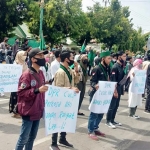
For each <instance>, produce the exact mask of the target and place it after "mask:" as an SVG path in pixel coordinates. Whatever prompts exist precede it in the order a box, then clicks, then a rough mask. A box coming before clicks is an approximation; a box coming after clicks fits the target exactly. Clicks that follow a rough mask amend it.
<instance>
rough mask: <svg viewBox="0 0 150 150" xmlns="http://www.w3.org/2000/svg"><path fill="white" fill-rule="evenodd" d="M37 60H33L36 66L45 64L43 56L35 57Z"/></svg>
mask: <svg viewBox="0 0 150 150" xmlns="http://www.w3.org/2000/svg"><path fill="white" fill-rule="evenodd" d="M35 59H36V60H37V62H35V63H36V64H37V65H38V66H45V58H42V59H40V58H35Z"/></svg>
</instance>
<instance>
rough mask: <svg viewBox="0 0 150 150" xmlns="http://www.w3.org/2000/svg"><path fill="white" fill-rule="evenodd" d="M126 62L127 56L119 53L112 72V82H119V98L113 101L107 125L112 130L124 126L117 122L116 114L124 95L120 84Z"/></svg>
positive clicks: (114, 98) (121, 52)
mask: <svg viewBox="0 0 150 150" xmlns="http://www.w3.org/2000/svg"><path fill="white" fill-rule="evenodd" d="M125 61H126V54H125V52H123V51H119V52H118V53H117V62H116V63H115V64H114V66H113V67H112V70H111V75H110V80H111V81H112V82H117V92H118V98H116V97H114V96H113V98H112V100H111V103H110V106H109V109H108V113H107V117H106V120H107V122H106V125H107V126H108V127H110V128H113V129H114V128H116V126H121V125H122V124H121V123H119V122H116V121H115V117H116V113H117V110H118V107H119V103H120V98H121V95H123V85H121V84H120V81H122V80H123V78H124V76H125V73H124V63H125Z"/></svg>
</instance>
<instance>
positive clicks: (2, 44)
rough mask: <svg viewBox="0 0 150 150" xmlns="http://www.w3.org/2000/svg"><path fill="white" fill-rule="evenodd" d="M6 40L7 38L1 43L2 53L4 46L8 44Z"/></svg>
mask: <svg viewBox="0 0 150 150" xmlns="http://www.w3.org/2000/svg"><path fill="white" fill-rule="evenodd" d="M8 39H9V38H8V37H5V38H4V41H3V42H2V43H1V49H3V50H4V51H5V49H6V45H7V43H8Z"/></svg>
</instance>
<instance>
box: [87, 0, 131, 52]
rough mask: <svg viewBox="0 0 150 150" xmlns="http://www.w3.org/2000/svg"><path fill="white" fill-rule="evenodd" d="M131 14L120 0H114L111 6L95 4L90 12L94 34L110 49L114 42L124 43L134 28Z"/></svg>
mask: <svg viewBox="0 0 150 150" xmlns="http://www.w3.org/2000/svg"><path fill="white" fill-rule="evenodd" d="M129 15H130V12H129V10H128V8H127V7H122V6H121V4H120V2H119V1H118V0H112V2H111V4H110V6H109V7H102V6H101V5H100V4H99V3H97V4H95V5H94V7H93V8H92V9H91V10H90V12H89V14H88V16H89V17H90V19H91V22H92V27H93V29H92V35H93V36H94V37H96V38H97V39H99V40H100V42H102V43H104V44H105V45H106V46H107V47H108V48H109V49H110V50H111V48H112V46H113V45H114V44H120V45H122V44H124V43H125V42H126V41H127V40H128V38H129V36H130V32H131V29H132V24H131V22H130V20H129V19H128V17H129Z"/></svg>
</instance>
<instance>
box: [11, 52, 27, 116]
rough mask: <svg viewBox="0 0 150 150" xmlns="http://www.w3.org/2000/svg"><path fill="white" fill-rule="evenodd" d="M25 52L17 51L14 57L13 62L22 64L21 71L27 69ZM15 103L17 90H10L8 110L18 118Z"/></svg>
mask: <svg viewBox="0 0 150 150" xmlns="http://www.w3.org/2000/svg"><path fill="white" fill-rule="evenodd" d="M26 57H27V53H26V52H25V51H19V52H18V53H17V55H16V57H15V61H14V64H17V65H21V66H22V73H23V72H24V71H26V70H27V69H28V66H27V63H26V61H25V60H26ZM16 104H17V92H12V93H11V96H10V101H9V112H10V113H14V116H13V117H15V118H20V115H19V114H17V113H16V111H15V108H16Z"/></svg>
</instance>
